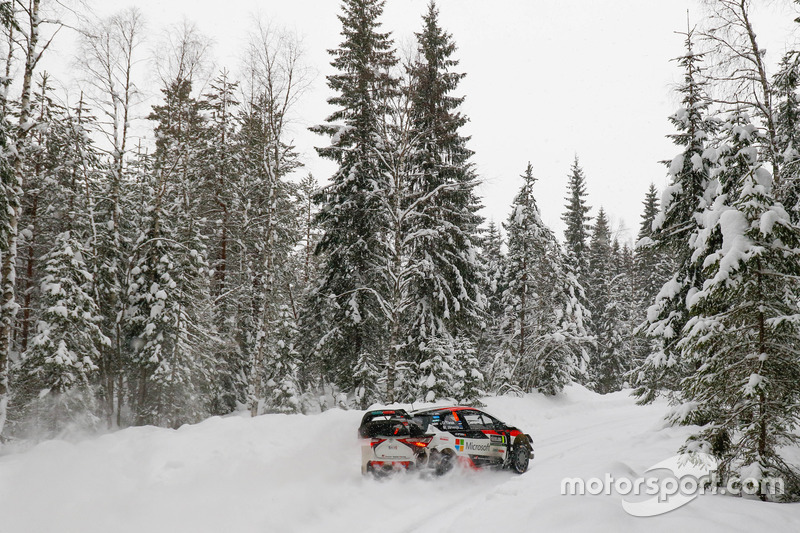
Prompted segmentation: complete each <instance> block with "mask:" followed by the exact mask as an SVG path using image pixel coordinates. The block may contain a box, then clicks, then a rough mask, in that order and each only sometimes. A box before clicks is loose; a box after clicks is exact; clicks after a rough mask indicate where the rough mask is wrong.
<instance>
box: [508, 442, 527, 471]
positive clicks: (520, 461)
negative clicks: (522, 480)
mask: <svg viewBox="0 0 800 533" xmlns="http://www.w3.org/2000/svg"><path fill="white" fill-rule="evenodd" d="M530 456H531V449H530V448H528V447H527V446H526V445H524V444H518V445H517V446H514V450H513V451H512V452H511V464H510V465H509V467H510V468H511V470H513V471H514V472H516V473H517V474H524V473H525V472H527V471H528V463H530V460H531V459H530Z"/></svg>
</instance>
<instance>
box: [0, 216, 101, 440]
mask: <svg viewBox="0 0 800 533" xmlns="http://www.w3.org/2000/svg"><path fill="white" fill-rule="evenodd" d="M43 261H44V263H45V267H44V270H45V275H44V278H43V279H42V287H41V295H42V296H41V305H42V311H41V313H39V314H38V315H39V320H38V322H37V325H36V334H35V336H34V337H33V338H32V339H31V342H30V346H29V348H28V350H27V351H26V352H25V353H24V354H23V359H22V362H21V365H20V366H21V368H20V377H19V385H18V387H17V390H16V392H15V404H17V405H18V408H19V409H21V410H22V411H23V413H24V415H26V416H25V418H26V419H28V421H30V422H32V423H34V424H35V425H37V426H39V427H41V428H47V430H49V431H51V432H53V433H57V432H58V431H60V430H62V429H64V428H65V427H66V426H67V425H70V424H76V423H77V424H86V423H91V422H92V421H94V420H97V418H96V416H95V410H96V405H95V396H94V391H93V390H92V388H91V386H90V385H91V382H92V379H91V376H92V374H94V373H95V372H96V371H97V370H98V366H97V362H98V361H99V359H100V346H101V345H104V344H105V345H107V344H110V340H109V339H108V337H106V336H105V335H104V334H103V332H102V331H101V329H100V327H99V326H98V323H99V322H100V321H101V320H102V317H101V316H100V315H99V308H98V306H97V303H96V301H95V298H94V296H93V294H92V288H93V285H92V274H91V272H89V270H88V267H87V265H86V261H85V250H84V247H83V244H82V243H81V241H80V240H79V239H77V238H76V236H75V235H74V233H73V232H71V231H66V232H64V233H62V234H60V235H58V236H57V238H56V242H55V244H54V246H53V249H52V250H51V251H50V252H49V253H48V254H47V255H45V256H44V258H43Z"/></svg>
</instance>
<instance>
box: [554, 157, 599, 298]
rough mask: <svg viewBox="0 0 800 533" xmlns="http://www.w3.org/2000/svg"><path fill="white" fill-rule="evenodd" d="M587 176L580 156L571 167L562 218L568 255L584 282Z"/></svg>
mask: <svg viewBox="0 0 800 533" xmlns="http://www.w3.org/2000/svg"><path fill="white" fill-rule="evenodd" d="M586 195H587V193H586V176H585V175H584V173H583V169H582V168H581V166H580V163H579V161H578V156H577V155H576V156H575V160H574V161H573V162H572V167H571V168H570V175H569V183H568V184H567V197H566V198H565V200H566V201H567V205H565V206H564V209H565V211H564V213H563V214H562V215H561V220H563V221H564V224H565V225H566V228H565V229H564V242H565V247H566V251H567V255H568V256H569V258H570V261H571V262H572V266H573V269H574V270H575V273H576V274H577V275H578V280H579V281H580V282H581V283H583V276H584V275H585V274H586V271H587V266H588V260H589V258H588V248H589V232H590V221H591V219H592V218H591V217H590V216H589V211H590V210H591V207H589V206H588V205H587V204H586Z"/></svg>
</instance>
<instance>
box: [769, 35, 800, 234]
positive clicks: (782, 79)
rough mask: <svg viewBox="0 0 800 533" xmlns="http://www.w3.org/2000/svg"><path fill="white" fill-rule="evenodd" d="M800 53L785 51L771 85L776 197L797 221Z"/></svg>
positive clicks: (799, 199)
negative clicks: (777, 173) (778, 171)
mask: <svg viewBox="0 0 800 533" xmlns="http://www.w3.org/2000/svg"><path fill="white" fill-rule="evenodd" d="M799 85H800V52H798V51H796V50H792V51H790V52H787V53H786V55H784V57H783V59H782V60H781V63H780V66H779V68H778V72H776V73H775V77H774V79H773V82H772V88H773V90H774V91H775V111H776V112H775V130H776V137H777V151H778V153H779V155H780V161H781V179H782V182H781V183H780V184H779V188H778V189H777V190H776V191H775V194H776V198H777V199H778V200H779V201H781V202H782V203H783V205H785V206H786V208H787V210H788V213H789V215H790V216H791V217H792V220H793V221H794V222H795V223H797V222H800V97H798V94H797V90H798V86H799Z"/></svg>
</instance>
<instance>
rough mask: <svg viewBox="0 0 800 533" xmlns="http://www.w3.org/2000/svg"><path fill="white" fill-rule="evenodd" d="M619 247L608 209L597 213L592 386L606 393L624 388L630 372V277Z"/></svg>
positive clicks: (590, 284)
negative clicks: (626, 303)
mask: <svg viewBox="0 0 800 533" xmlns="http://www.w3.org/2000/svg"><path fill="white" fill-rule="evenodd" d="M619 253H620V251H619V244H618V243H617V242H616V241H614V242H613V243H612V238H611V230H610V228H609V225H608V218H607V217H606V213H605V210H604V209H603V208H602V207H601V208H600V211H599V212H598V213H597V218H596V220H595V224H594V228H593V230H592V239H591V242H590V245H589V251H588V260H589V261H588V266H589V274H587V291H586V292H587V300H588V302H589V306H590V310H591V313H592V320H591V329H590V332H591V334H592V336H593V337H594V344H593V346H592V348H591V349H590V350H589V353H590V355H589V383H590V386H591V387H592V388H593V389H594V390H596V391H598V392H600V393H602V394H605V393H608V392H613V391H615V390H618V389H619V388H620V387H621V386H622V381H623V374H624V372H625V371H626V370H627V355H628V354H627V353H626V352H627V350H626V349H627V346H626V344H627V342H626V341H627V339H626V332H625V310H624V302H623V301H622V296H623V291H624V280H625V279H626V274H625V273H624V272H622V271H621V270H620V266H621V261H620V260H619V257H618V256H619Z"/></svg>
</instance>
